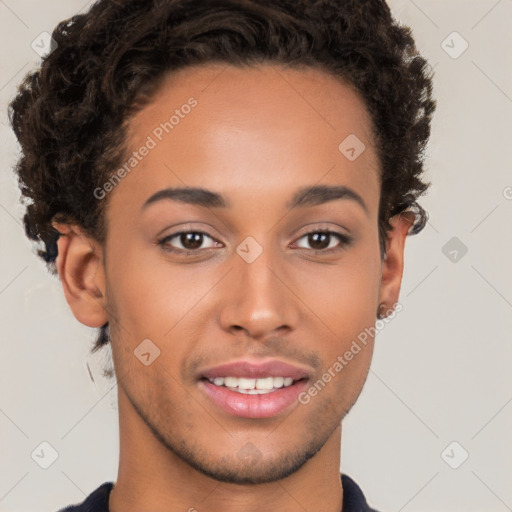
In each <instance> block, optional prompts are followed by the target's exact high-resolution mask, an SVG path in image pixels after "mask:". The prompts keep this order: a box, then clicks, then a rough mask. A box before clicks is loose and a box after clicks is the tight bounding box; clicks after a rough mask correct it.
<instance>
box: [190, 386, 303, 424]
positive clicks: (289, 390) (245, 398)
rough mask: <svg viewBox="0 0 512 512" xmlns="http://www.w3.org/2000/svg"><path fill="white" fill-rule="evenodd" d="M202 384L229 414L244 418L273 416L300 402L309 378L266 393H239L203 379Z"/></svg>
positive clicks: (207, 392)
mask: <svg viewBox="0 0 512 512" xmlns="http://www.w3.org/2000/svg"><path fill="white" fill-rule="evenodd" d="M200 384H201V387H202V389H203V390H204V392H205V393H206V394H207V395H208V396H209V397H210V398H211V399H212V400H213V401H214V402H215V403H216V404H217V405H218V406H219V407H220V408H221V409H222V410H223V411H225V412H227V413H228V414H232V415H234V416H239V417H242V418H271V417H272V416H277V415H278V414H280V413H282V412H283V411H285V410H286V409H288V408H289V407H290V406H291V405H292V404H294V403H298V396H299V395H300V393H301V392H302V391H304V389H306V386H307V380H299V381H297V382H295V383H293V384H292V385H291V386H288V387H286V388H279V389H277V390H276V391H272V392H270V393H266V394H264V395H247V394H244V393H238V392H237V391H231V390H230V389H228V388H226V387H224V386H216V385H215V384H212V383H211V382H210V381H208V380H201V381H200Z"/></svg>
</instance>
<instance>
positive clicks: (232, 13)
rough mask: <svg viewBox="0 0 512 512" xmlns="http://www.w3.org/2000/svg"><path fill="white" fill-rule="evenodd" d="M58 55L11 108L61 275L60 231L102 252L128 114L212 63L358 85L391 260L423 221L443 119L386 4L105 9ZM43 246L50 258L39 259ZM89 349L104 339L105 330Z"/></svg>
mask: <svg viewBox="0 0 512 512" xmlns="http://www.w3.org/2000/svg"><path fill="white" fill-rule="evenodd" d="M52 38H53V39H54V40H55V42H56V48H55V49H54V51H52V52H51V53H50V54H49V55H48V56H47V57H46V58H44V59H43V62H42V65H41V68H40V69H38V70H36V71H35V72H33V73H31V74H29V75H28V76H27V77H26V78H25V80H24V81H23V83H22V84H21V85H20V87H19V91H18V94H17V96H16V97H15V98H14V100H13V101H12V103H11V104H10V112H9V114H10V120H11V123H12V126H13V129H14V132H15V134H16V137H17V138H18V141H19V144H20V146H21V157H20V159H19V161H18V163H17V166H16V169H15V172H16V173H17V175H18V179H19V184H20V188H21V192H22V196H23V199H24V201H25V204H26V213H25V216H24V225H25V231H26V234H27V236H28V237H29V238H30V239H32V240H34V241H37V242H40V243H41V242H42V244H43V245H42V246H41V245H40V248H39V249H38V254H39V256H40V257H41V258H43V260H44V261H45V262H46V263H47V266H48V268H49V270H50V271H51V272H52V273H55V272H56V265H55V261H56V258H57V240H58V237H59V233H58V232H57V231H56V230H55V229H54V228H53V227H52V224H51V223H52V220H59V221H64V222H73V223H77V224H78V225H79V226H81V227H82V229H83V230H84V231H85V232H86V233H88V234H89V235H91V236H93V237H94V238H95V239H96V240H98V241H99V242H104V240H105V237H106V226H105V223H104V211H105V210H104V209H105V207H106V204H107V202H106V200H103V201H98V200H95V199H93V190H94V189H96V188H97V187H99V186H101V184H103V183H105V182H106V181H107V180H108V179H109V177H111V176H112V175H113V173H114V172H115V170H116V169H117V168H118V166H119V165H120V163H121V162H122V161H123V158H124V156H125V155H124V153H125V152H126V147H125V145H126V144H125V143H126V134H127V125H128V121H129V119H130V118H131V116H132V115H133V114H134V113H135V112H136V111H137V110H139V109H140V108H142V106H143V105H144V104H145V102H146V101H147V100H148V99H150V98H151V95H152V94H154V92H155V91H156V88H157V86H158V84H159V83H161V81H162V80H163V79H164V77H165V76H167V75H168V74H172V73H173V72H174V71H176V70H178V69H180V68H185V67H187V66H191V65H196V64H203V63H204V64H206V63H210V62H218V63H226V64H231V65H235V66H254V65H257V64H258V63H279V64H282V65H284V66H289V67H296V68H300V67H303V66H310V67H315V68H317V69H321V70H323V71H325V72H327V73H329V74H331V75H333V76H335V77H339V78H341V79H343V80H344V81H345V82H346V83H349V84H351V85H352V86H353V87H354V88H355V89H356V90H357V91H358V93H359V94H360V96H361V97H362V99H363V100H364V102H365V104H366V107H367V110H368V112H369V114H370V116H371V119H372V122H373V131H374V135H375V139H376V140H375V143H376V148H377V153H378V158H379V163H380V167H381V168H380V182H381V196H380V204H379V221H378V222H379V241H380V248H381V256H383V254H384V248H385V240H386V239H387V233H388V231H389V229H391V224H390V222H389V220H390V218H391V217H392V216H394V215H396V214H398V213H401V212H403V211H405V210H413V211H414V213H415V214H416V220H415V222H414V224H413V225H412V227H411V230H410V231H409V233H417V232H419V231H420V230H421V229H422V228H423V226H424V225H425V223H426V220H427V213H426V211H425V210H424V209H423V208H422V207H421V206H419V205H418V203H417V199H418V197H419V196H420V195H422V194H423V193H424V192H425V191H426V190H427V188H428V187H429V186H430V183H427V182H424V181H422V178H421V175H422V173H423V171H424V168H423V161H424V153H425V147H426V144H427V142H428V139H429V136H430V121H431V117H432V114H433V112H434V110H435V101H434V100H433V98H432V69H431V68H430V66H429V65H428V63H427V61H426V60H425V59H424V58H423V57H422V56H421V55H420V54H419V52H418V50H417V48H416V46H415V42H414V39H413V37H412V32H411V29H410V28H409V27H406V26H404V25H401V24H399V23H398V22H397V21H395V20H394V19H393V17H392V15H391V12H390V9H389V7H388V5H387V4H386V2H385V0H99V1H97V2H96V3H95V4H94V5H93V6H92V7H91V8H90V9H89V11H88V12H86V13H85V14H80V15H77V16H74V17H72V18H71V19H69V20H66V21H63V22H61V23H60V24H58V25H57V27H56V28H55V30H54V31H53V34H52ZM43 247H44V248H43ZM107 325H108V324H106V325H105V326H103V328H102V331H101V332H102V334H101V335H100V337H99V338H98V341H97V342H96V346H95V347H94V349H93V350H96V349H97V348H99V347H101V346H102V345H104V344H105V343H107V342H108V337H107V336H106V335H105V333H106V330H105V329H106V327H107Z"/></svg>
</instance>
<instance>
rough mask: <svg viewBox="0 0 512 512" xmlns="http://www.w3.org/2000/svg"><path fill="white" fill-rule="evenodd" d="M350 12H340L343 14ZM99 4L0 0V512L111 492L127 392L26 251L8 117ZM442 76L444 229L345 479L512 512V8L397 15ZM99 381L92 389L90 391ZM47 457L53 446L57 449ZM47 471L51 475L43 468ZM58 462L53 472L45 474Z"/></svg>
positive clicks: (395, 326) (379, 356) (428, 238)
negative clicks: (23, 85)
mask: <svg viewBox="0 0 512 512" xmlns="http://www.w3.org/2000/svg"><path fill="white" fill-rule="evenodd" d="M340 1H342V0H340ZM87 5H89V3H87V4H85V5H84V0H53V1H51V2H41V1H35V0H32V1H29V0H17V1H15V0H0V20H1V24H0V28H1V32H0V34H1V42H2V44H1V45H0V58H1V68H0V69H1V75H0V101H1V113H0V121H1V123H2V124H1V136H0V140H1V155H2V156H1V160H0V162H1V163H0V165H1V173H0V180H1V182H0V233H1V238H0V245H1V255H0V311H1V324H0V329H1V340H2V344H1V356H0V391H1V394H0V433H1V435H0V461H1V468H0V510H1V511H5V512H33V511H35V510H38V511H41V512H42V511H48V512H52V511H56V510H57V509H59V508H61V507H63V506H65V505H68V504H70V503H76V502H80V501H82V500H83V499H84V497H85V496H86V495H87V494H89V493H90V492H91V491H92V490H94V489H95V488H96V487H97V486H99V485H100V484H101V483H103V482H105V481H107V480H110V481H113V480H115V478H116V475H117V464H118V424H117V409H116V388H115V387H113V382H111V381H108V380H106V379H105V378H103V377H102V376H101V368H102V365H103V364H104V363H105V361H107V360H106V359H105V357H108V353H106V352H104V353H100V354H99V356H97V357H91V356H90V354H89V349H90V347H91V344H92V342H93V340H94V336H95V331H94V330H92V329H89V328H87V327H84V326H82V325H81V324H79V323H78V322H77V321H76V320H75V318H74V317H73V316H72V314H71V312H70V311H69V309H68V306H67V304H66V302H65V300H64V297H63V294H62V290H61V286H60V282H59V280H58V278H57V277H54V276H51V275H50V274H48V273H47V271H46V268H45V266H44V264H43V263H42V262H41V261H40V260H39V259H38V258H37V257H36V256H35V254H34V250H35V249H34V247H33V246H32V245H31V244H30V243H29V241H28V240H27V239H26V238H25V236H24V231H23V227H22V224H21V218H22V215H23V207H22V206H21V205H20V203H19V192H18V188H17V183H16V180H15V178H14V177H13V174H12V171H11V169H12V166H13V164H14V163H15V161H16V159H17V156H18V149H17V145H16V141H15V137H14V135H13V133H12V131H11V129H10V127H9V124H8V120H7V114H6V106H7V104H8V102H9V101H10V99H12V97H13V96H14V94H15V90H16V85H17V84H18V83H19V82H20V80H21V79H22V77H23V76H24V75H25V74H26V73H27V72H28V71H29V70H30V69H32V68H34V67H36V66H37V65H38V64H39V62H40V58H39V55H38V54H37V53H36V52H35V51H34V50H33V48H32V46H31V45H32V42H33V41H34V40H36V41H37V38H38V37H40V34H41V33H42V32H50V33H51V31H52V30H53V28H54V26H55V24H56V23H57V22H58V21H60V20H62V19H64V18H68V17H70V16H71V15H73V14H75V13H77V12H78V11H80V10H82V9H86V8H87ZM391 7H392V10H393V12H394V14H395V16H396V17H397V18H398V19H399V20H400V21H401V22H403V23H405V24H407V25H409V26H411V27H412V29H413V33H414V36H415V38H416V41H417V44H418V46H419V48H420V50H421V52H422V53H423V54H424V55H425V56H426V57H427V58H428V60H429V61H430V63H431V65H432V67H433V68H434V72H435V96H436V99H437V105H438V106H437V113H436V116H435V120H434V123H433V127H432V129H433V132H432V137H431V143H430V145H429V148H428V153H427V172H428V179H430V180H431V181H432V183H433V185H432V187H431V189H430V192H429V195H428V196H427V197H425V198H424V199H423V201H422V204H423V205H424V206H425V208H426V209H427V210H428V212H429V215H430V220H429V223H428V225H427V226H426V227H425V229H424V230H423V231H422V232H421V233H420V234H419V235H417V236H413V237H410V238H409V239H408V241H407V246H406V266H405V271H404V277H403V285H402V291H401V295H400V301H401V303H402V305H403V310H402V311H401V312H400V313H399V314H398V315H397V316H396V318H395V319H394V320H393V321H392V322H391V323H389V325H387V326H386V328H385V329H383V330H382V331H381V332H379V334H378V336H377V341H376V347H375V355H374V360H373V364H372V369H371V371H370V374H369V377H368V381H367V383H366V386H365V388H364V390H363V392H362V394H361V396H360V399H359V401H358V403H357V404H356V406H355V407H354V408H353V410H352V411H351V413H350V414H349V416H348V417H347V419H346V421H345V422H344V424H343V441H342V459H341V469H342V471H343V472H345V473H347V474H349V475H350V476H351V477H353V478H354V479H355V480H356V481H357V482H358V483H359V484H360V485H361V487H362V488H363V490H364V492H365V494H366V496H367V499H368V501H369V503H370V504H371V505H373V506H375V507H376V508H378V509H379V510H381V511H382V512H391V511H396V512H398V511H402V510H403V511H413V510H414V511H425V512H427V511H428V512H432V511H461V510H464V511H466V512H469V511H486V512H491V511H496V512H501V511H506V510H512V487H511V482H512V457H511V454H512V436H511V427H512V386H511V381H512V372H511V371H510V366H511V363H512V357H511V356H512V348H511V343H510V341H511V334H510V333H511V329H512V315H511V313H512V270H511V268H512V266H511V263H510V262H512V257H511V256H512V229H511V228H512V225H511V224H512V222H511V219H512V172H511V169H512V166H511V163H512V152H511V151H510V148H511V145H512V138H511V135H512V133H511V131H512V130H511V121H512V65H511V64H512V63H511V52H510V48H512V31H511V30H510V22H511V20H512V1H511V0H414V1H413V0H393V1H392V2H391ZM91 377H92V378H91ZM41 443H48V444H43V445H41ZM43 452H44V453H45V457H47V459H46V460H47V462H49V461H51V460H52V458H56V460H55V461H54V462H53V464H51V465H50V466H49V467H48V468H47V469H43V468H42V467H41V461H40V460H38V457H37V454H41V453H43ZM48 457H50V458H48Z"/></svg>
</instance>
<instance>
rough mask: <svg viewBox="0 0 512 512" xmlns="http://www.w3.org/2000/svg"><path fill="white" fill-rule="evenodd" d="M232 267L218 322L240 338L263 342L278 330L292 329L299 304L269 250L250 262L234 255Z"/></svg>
mask: <svg viewBox="0 0 512 512" xmlns="http://www.w3.org/2000/svg"><path fill="white" fill-rule="evenodd" d="M233 259H234V268H233V270H232V271H231V272H229V274H228V276H227V282H226V283H225V288H224V296H223V300H222V306H221V312H220V323H221V326H222V328H223V329H224V330H226V331H228V332H229V333H230V334H235V335H237V336H239V335H240V334H243V335H245V336H249V337H250V338H254V339H264V338H266V337H267V336H269V335H272V334H276V332H278V331H282V332H281V333H280V334H283V333H284V332H287V331H290V330H294V329H295V328H296V326H297V322H298V319H299V309H298V306H299V304H298V303H299V301H298V298H297V297H296V295H295V294H294V293H293V283H292V282H291V281H292V280H291V279H290V276H288V275H287V273H286V272H285V270H284V264H280V265H279V264H278V263H277V262H276V260H277V258H274V259H272V258H271V254H270V250H266V249H265V250H263V252H262V253H261V254H260V255H259V256H258V257H257V258H256V260H254V261H252V262H248V261H246V260H244V259H243V258H242V257H240V256H239V255H238V254H235V255H234V258H233Z"/></svg>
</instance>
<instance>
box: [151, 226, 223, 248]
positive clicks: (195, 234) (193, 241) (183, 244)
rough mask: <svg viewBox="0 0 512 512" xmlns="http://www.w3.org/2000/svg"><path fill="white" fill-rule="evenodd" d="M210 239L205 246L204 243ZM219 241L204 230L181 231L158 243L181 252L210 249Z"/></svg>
mask: <svg viewBox="0 0 512 512" xmlns="http://www.w3.org/2000/svg"><path fill="white" fill-rule="evenodd" d="M208 241H209V244H208V245H207V246H206V247H204V246H203V244H206V243H207V242H208ZM217 243H218V242H217V241H216V240H214V239H213V238H212V237H211V236H210V235H208V234H207V233H203V232H202V231H180V232H179V233H173V234H172V235H168V236H166V237H165V238H162V239H161V240H159V241H158V244H159V245H161V246H163V248H164V249H165V250H167V251H174V252H181V253H186V252H199V251H200V250H202V249H210V248H212V247H216V244H217Z"/></svg>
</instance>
